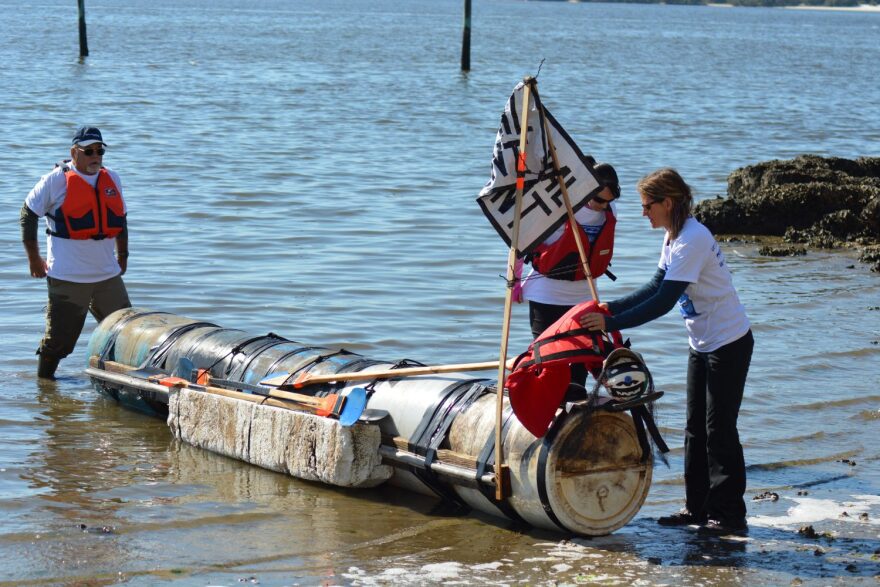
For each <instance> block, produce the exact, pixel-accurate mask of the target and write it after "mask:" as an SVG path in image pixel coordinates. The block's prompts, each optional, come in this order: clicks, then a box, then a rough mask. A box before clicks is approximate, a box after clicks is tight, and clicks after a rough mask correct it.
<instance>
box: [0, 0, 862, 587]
mask: <svg viewBox="0 0 880 587" xmlns="http://www.w3.org/2000/svg"><path fill="white" fill-rule="evenodd" d="M0 8H3V9H4V10H3V13H4V17H3V19H2V21H0V32H2V34H0V39H2V41H0V42H2V46H3V55H4V57H5V59H4V67H3V69H2V72H0V105H2V108H0V128H2V129H3V132H4V134H5V135H6V137H7V140H6V143H7V145H8V148H7V150H6V152H5V155H4V156H3V159H2V160H3V164H4V171H5V173H4V174H3V176H2V178H0V191H2V192H3V194H4V198H3V199H2V201H0V206H2V214H0V218H5V219H6V220H5V222H6V230H4V231H2V232H0V269H2V273H0V292H2V295H0V331H2V333H3V335H4V337H5V339H6V348H7V352H6V353H4V355H3V356H2V357H0V515H2V519H3V522H0V585H26V584H70V585H73V584H77V585H102V584H110V583H115V582H118V581H127V582H128V583H129V584H132V585H154V584H157V583H159V584H161V583H164V582H175V583H178V584H186V585H209V584H211V585H237V584H241V583H243V582H247V581H251V580H252V578H253V580H255V581H257V580H258V581H259V582H260V584H262V585H290V584H295V583H299V584H317V583H322V584H366V585H369V584H389V583H395V584H421V583H425V582H430V581H435V582H441V581H446V582H450V583H460V584H461V583H474V584H476V583H481V584H482V583H489V584H514V583H525V584H590V583H591V584H643V585H647V584H669V585H682V584H692V585H697V584H700V585H709V584H715V585H725V584H731V583H742V584H749V585H754V584H767V585H776V584H788V583H790V582H791V581H792V580H794V579H795V578H797V579H800V580H802V581H804V583H805V584H817V585H818V584H823V585H824V584H829V583H831V584H834V583H840V584H844V583H845V584H853V583H864V584H874V583H875V579H874V576H876V575H877V574H878V573H880V566H878V562H877V555H876V554H875V553H876V551H877V549H878V548H880V530H878V527H880V526H878V523H880V522H878V520H880V500H878V498H877V496H878V494H880V466H878V451H877V446H878V445H877V443H876V441H875V440H874V439H875V438H876V436H877V433H878V426H880V386H878V381H880V344H878V343H880V302H878V300H880V278H878V276H877V275H876V274H872V273H870V272H869V271H868V270H867V268H866V267H865V266H863V265H861V264H859V263H858V262H857V261H856V258H855V256H854V255H853V254H851V253H849V252H836V251H835V252H831V251H811V252H810V254H808V255H807V256H806V257H797V258H782V259H777V258H767V257H761V256H758V255H757V253H756V250H755V247H754V246H752V245H748V244H737V243H727V244H725V245H724V250H725V254H726V256H727V259H728V262H729V264H730V266H731V267H732V269H733V271H734V273H735V282H736V285H737V287H738V289H739V292H740V295H741V298H742V299H743V301H744V303H745V305H746V307H747V308H748V312H749V316H750V318H751V320H752V322H753V324H754V331H755V336H756V341H757V342H756V352H755V356H754V359H753V364H752V369H751V373H750V377H749V382H748V386H747V389H746V398H745V401H744V405H743V410H742V414H741V419H740V431H741V435H742V440H743V444H744V446H745V448H746V460H747V462H748V466H749V486H748V493H747V499H749V500H750V501H749V508H750V510H749V516H750V518H749V521H750V525H751V532H750V534H749V537H748V539H746V540H718V539H715V540H705V539H702V538H698V537H697V536H696V535H695V534H694V533H693V532H692V531H690V530H666V529H659V528H658V526H657V525H656V523H655V519H656V517H657V516H658V515H661V514H664V513H667V512H668V511H670V510H672V509H677V508H678V507H679V506H680V504H681V501H682V498H683V480H682V475H681V471H682V452H681V448H680V447H681V444H682V425H683V415H684V408H683V405H682V403H683V394H684V371H685V360H686V352H687V341H686V336H685V333H684V329H683V327H682V325H681V324H680V323H679V322H680V319H679V318H677V317H676V316H675V315H673V314H670V315H669V316H666V317H664V318H663V319H661V320H658V321H657V322H655V323H652V324H650V325H646V326H645V327H642V328H640V329H638V330H635V331H632V332H629V333H627V334H628V335H629V336H630V337H631V338H632V340H633V344H634V348H636V349H637V350H639V351H640V352H642V353H643V354H644V355H645V357H646V360H647V361H648V364H649V366H650V367H651V369H652V372H653V374H654V378H655V380H656V381H657V383H658V386H659V387H661V388H662V389H665V390H666V391H667V395H666V396H665V397H664V398H663V400H661V402H660V403H659V423H660V425H661V427H662V429H663V432H664V435H665V437H666V439H667V441H668V442H669V444H670V446H672V447H673V451H672V453H671V455H670V458H669V461H670V466H669V468H666V467H665V466H662V465H659V466H658V467H657V469H656V470H655V475H654V479H655V481H654V485H653V487H652V489H651V493H650V495H649V497H648V500H647V502H646V504H645V506H644V508H643V509H642V511H641V512H640V514H639V515H638V516H637V517H636V518H635V520H633V522H632V523H631V524H630V525H628V526H627V527H625V528H623V529H621V530H620V531H618V532H616V533H615V534H614V535H612V536H609V537H605V538H599V539H592V540H585V539H574V540H565V539H564V538H563V537H560V536H557V535H547V534H542V533H537V532H523V531H521V530H520V529H515V528H509V527H507V526H506V525H505V524H504V523H502V522H498V521H494V520H487V519H482V518H478V517H464V516H461V515H458V514H457V513H456V512H452V511H449V510H448V509H445V508H443V507H438V504H437V503H436V502H433V501H431V500H427V499H424V498H421V497H415V496H412V495H410V494H407V493H404V492H402V491H400V490H397V489H394V488H387V489H378V490H371V491H340V490H334V489H328V488H326V487H324V486H319V485H315V484H311V483H305V482H301V481H298V480H295V479H290V478H287V477H284V476H281V475H278V474H275V473H272V472H268V471H264V470H261V469H257V468H255V467H252V466H249V465H245V464H242V463H238V462H235V461H232V460H229V459H226V458H223V457H219V456H216V455H212V454H210V453H208V452H205V451H201V450H197V449H194V448H192V447H188V446H186V445H182V444H179V443H176V442H175V441H173V440H172V438H171V434H170V432H169V431H168V430H167V428H166V426H165V424H164V423H163V422H161V421H159V420H154V419H150V418H147V417H144V416H142V415H139V414H136V413H132V412H129V411H126V410H124V409H122V408H120V407H119V406H117V405H116V404H114V403H113V402H112V401H110V400H108V399H105V398H103V397H101V396H99V395H98V394H97V393H96V392H95V391H94V390H93V389H92V388H91V387H90V386H89V384H88V382H87V381H86V378H85V377H84V375H83V374H82V369H83V368H84V366H85V363H86V357H85V342H86V337H87V336H88V334H89V332H90V331H91V328H92V325H91V324H89V326H88V327H87V330H88V331H87V332H86V333H84V335H83V338H82V339H81V342H80V345H79V347H78V349H77V351H76V353H74V355H72V356H71V357H70V358H68V359H67V360H66V361H64V362H63V363H62V366H61V369H60V372H59V374H60V375H61V376H62V378H61V380H60V381H59V382H58V383H57V384H48V385H47V384H43V385H41V384H39V383H37V381H36V379H35V377H34V371H35V359H34V356H33V350H34V348H35V347H36V345H37V341H38V340H39V337H40V335H41V331H42V320H43V318H42V308H43V306H44V305H45V284H44V283H43V282H42V281H39V280H33V279H30V278H28V276H27V263H26V260H25V257H24V253H23V251H22V250H21V245H20V244H19V242H18V241H19V236H18V227H17V222H16V221H17V217H18V210H19V208H20V206H21V201H22V200H23V198H24V196H25V194H26V193H27V191H28V190H29V189H30V188H31V187H32V186H33V184H34V183H35V182H36V180H37V178H38V177H39V176H40V175H41V174H42V173H45V172H46V171H48V169H49V168H51V164H52V163H53V162H54V161H56V160H58V159H60V158H62V157H63V156H65V152H66V150H65V146H66V144H67V141H68V140H69V136H70V135H71V134H72V132H73V129H74V128H75V126H76V125H77V124H80V123H83V122H89V123H94V124H97V125H98V126H100V127H101V128H102V130H103V131H104V133H105V138H106V139H107V141H108V142H109V143H110V145H111V147H110V149H109V150H108V154H107V156H106V157H105V159H106V164H107V165H108V166H110V167H112V168H114V169H116V170H117V171H119V172H120V174H121V175H122V179H123V182H124V187H125V190H126V195H127V200H128V202H129V207H130V221H131V231H132V234H131V251H132V256H131V259H130V263H129V267H130V269H129V273H128V274H127V275H126V283H127V285H128V289H129V292H130V295H131V297H132V299H133V301H134V302H135V304H136V305H138V306H141V307H147V308H153V309H157V310H163V311H170V312H175V313H179V314H183V315H187V316H191V317H194V318H199V319H203V320H208V321H212V322H215V323H217V324H220V325H223V326H227V327H235V328H241V329H243V330H246V331H248V332H252V333H255V334H263V333H266V332H269V331H272V332H276V333H278V334H281V335H284V336H288V337H289V338H293V339H296V340H302V341H305V342H308V343H311V344H318V345H326V346H334V345H344V346H345V347H346V348H348V349H351V350H354V351H356V352H359V353H362V354H365V355H367V356H371V357H375V358H382V359H398V358H403V357H408V358H412V359H416V360H421V361H423V362H426V363H457V362H462V361H472V360H473V361H483V360H491V359H492V358H493V356H495V355H496V354H497V352H498V345H499V338H500V321H501V314H502V300H503V294H504V289H503V280H502V278H501V277H500V275H501V273H502V272H503V270H504V263H505V261H506V251H505V250H504V247H503V243H502V242H501V240H500V239H499V238H498V237H497V236H496V235H495V234H494V231H492V229H491V228H490V226H489V224H488V222H487V221H486V220H485V219H484V218H483V217H482V215H481V213H480V211H479V209H478V207H477V206H476V204H475V202H474V198H475V196H476V194H477V192H478V191H479V189H480V187H482V185H483V183H484V182H485V181H486V179H487V178H488V174H489V167H490V159H491V149H492V145H493V142H494V138H495V132H496V130H497V128H496V125H497V123H498V118H499V116H500V113H501V110H502V108H503V106H504V102H505V100H506V99H507V97H508V95H509V92H510V90H511V89H512V88H513V86H514V85H515V83H516V82H517V81H518V80H519V79H521V78H522V76H523V75H526V74H530V73H531V74H533V73H535V72H536V71H537V69H538V65H539V63H540V62H541V60H542V59H546V61H545V63H544V65H543V68H542V69H541V73H540V76H539V85H540V89H541V95H542V97H543V99H544V102H545V104H546V105H547V106H548V107H549V108H550V109H551V110H552V111H553V113H554V115H555V116H556V117H557V119H559V120H560V122H561V123H562V124H563V125H564V126H565V127H566V129H567V130H568V132H569V133H570V134H571V135H572V136H573V137H574V138H575V139H576V140H577V142H578V144H579V145H580V146H581V148H582V149H583V150H584V151H586V152H589V153H592V154H593V155H595V156H596V157H597V159H599V160H605V161H610V162H612V163H613V164H614V165H615V166H616V167H617V169H618V171H619V173H620V176H621V179H622V182H623V185H624V196H623V198H622V199H621V202H620V224H619V225H618V226H619V238H618V243H617V246H616V256H615V261H614V272H615V273H616V274H617V275H618V276H619V277H620V279H619V280H618V281H617V282H616V283H611V282H607V281H603V282H600V283H599V287H600V292H601V294H602V297H603V298H607V299H611V298H613V297H615V296H617V295H619V294H622V293H624V292H626V291H628V290H629V289H631V288H632V287H634V286H637V285H639V284H641V283H642V282H643V281H644V280H646V279H647V278H648V277H649V276H650V275H651V274H652V273H653V270H654V267H655V264H656V258H657V254H658V249H659V245H660V238H661V235H660V234H659V233H656V232H651V231H650V230H649V229H648V226H647V223H646V222H645V221H644V220H643V219H641V218H640V217H639V216H640V212H639V208H638V202H637V198H636V195H635V192H634V184H635V181H636V180H637V179H638V177H640V176H641V175H642V174H644V173H646V172H648V171H650V170H651V169H653V168H655V167H658V166H661V165H674V166H676V167H678V168H679V169H680V170H681V172H682V173H683V175H684V176H685V177H686V178H687V179H688V180H689V181H691V182H692V183H693V185H694V187H695V188H696V189H697V191H698V193H699V195H700V197H713V196H715V195H718V194H723V193H725V189H726V186H725V180H726V177H727V175H728V174H729V173H730V172H731V171H732V170H733V169H735V168H737V167H739V166H742V165H747V164H751V163H756V162H758V161H763V160H766V159H770V158H787V157H791V156H794V155H796V154H799V153H803V152H810V153H817V154H823V155H838V156H846V157H856V156H860V155H877V154H878V153H877V145H878V144H880V127H878V124H877V121H878V120H880V102H878V101H877V88H876V64H877V63H878V62H880V15H877V14H856V13H834V12H798V11H782V10H770V9H736V10H721V9H712V8H707V7H683V6H638V5H613V4H570V3H555V2H554V3H551V2H548V3H543V2H534V3H521V2H508V1H495V2H493V1H489V2H478V3H475V6H474V18H473V22H474V38H473V54H472V66H473V71H472V72H471V73H470V74H468V75H463V74H461V73H460V72H459V71H458V57H459V55H458V50H459V46H458V44H459V42H460V26H461V5H460V2H452V1H451V0H450V1H446V0H442V1H439V2H431V3H426V2H408V1H403V0H397V1H395V0H387V1H383V2H370V3H367V2H363V1H360V0H358V1H352V2H346V3H342V2H313V1H302V2H296V3H292V2H284V1H282V0H265V1H261V2H258V3H254V4H251V5H248V6H247V7H242V6H241V5H240V3H235V2H228V1H220V2H214V3H211V5H210V6H206V5H205V3H202V2H195V1H192V0H191V1H188V2H173V3H172V2H169V1H167V0H155V1H152V2H141V1H133V2H127V3H125V4H124V5H120V4H117V3H100V2H98V3H88V6H87V9H88V22H89V37H90V49H91V51H92V55H91V56H90V57H89V58H88V59H87V60H86V61H85V62H84V63H79V62H77V60H76V27H75V16H74V13H73V12H72V11H71V9H70V6H69V3H66V2H61V0H54V1H46V2H41V3H35V4H29V5H20V4H18V3H15V4H12V3H10V2H9V1H8V0H0ZM44 250H45V247H44ZM526 322H527V320H526V312H525V308H524V307H517V308H515V309H514V324H513V329H512V333H511V342H510V348H511V352H519V351H520V350H522V349H524V348H525V346H526V345H527V344H528V337H529V332H528V326H527V324H526ZM764 492H775V493H777V494H778V495H779V496H780V499H779V501H776V502H771V501H751V499H752V498H753V497H755V496H757V495H760V494H762V493H764ZM798 492H800V493H801V495H798ZM804 492H806V494H804ZM843 512H846V513H847V515H846V516H843ZM863 513H864V514H867V520H861V519H860V518H859V514H863ZM805 524H812V525H813V526H814V528H815V529H816V530H817V531H818V532H820V533H821V532H829V533H832V534H833V536H835V538H834V539H833V540H831V539H829V538H827V537H823V538H818V539H808V538H805V537H803V536H800V535H799V534H798V533H797V529H798V528H799V527H801V526H803V525H805ZM819 550H821V552H820V553H819V554H817V551H819Z"/></svg>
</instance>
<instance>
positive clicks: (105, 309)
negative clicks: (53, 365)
mask: <svg viewBox="0 0 880 587" xmlns="http://www.w3.org/2000/svg"><path fill="white" fill-rule="evenodd" d="M46 282H47V284H48V287H49V305H48V307H47V309H46V334H45V335H44V336H43V340H42V341H40V348H39V350H37V354H39V355H42V356H43V357H44V358H45V359H54V360H60V359H63V358H64V357H66V356H67V355H69V354H70V353H72V352H73V349H74V347H75V346H76V341H77V339H78V338H79V335H80V333H81V332H82V329H83V326H84V325H85V323H86V313H87V312H91V314H92V316H94V317H95V320H97V321H98V322H100V321H101V320H103V319H104V318H106V317H107V316H108V315H110V314H112V313H113V312H115V311H116V310H119V309H122V308H130V307H131V302H130V301H129V300H128V292H127V291H126V290H125V284H124V283H123V282H122V277H121V276H119V275H117V276H116V277H112V278H110V279H105V280H104V281H98V282H96V283H74V282H72V281H63V280H61V279H54V278H52V277H47V278H46Z"/></svg>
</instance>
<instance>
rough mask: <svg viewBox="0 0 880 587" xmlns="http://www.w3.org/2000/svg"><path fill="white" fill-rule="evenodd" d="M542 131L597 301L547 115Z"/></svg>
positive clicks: (582, 264) (597, 294)
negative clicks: (545, 137)
mask: <svg viewBox="0 0 880 587" xmlns="http://www.w3.org/2000/svg"><path fill="white" fill-rule="evenodd" d="M544 132H545V134H546V135H547V146H548V147H549V148H550V156H551V157H552V159H553V170H554V171H555V172H556V179H557V180H558V181H559V189H560V190H561V191H562V200H563V201H564V202H565V209H566V211H567V212H568V221H569V222H570V223H571V231H572V233H573V234H574V242H575V244H576V245H577V250H578V255H579V256H580V258H581V267H582V268H583V270H584V275H585V276H586V278H587V283H589V284H590V294H591V295H592V296H593V301H595V302H596V303H597V304H598V303H599V292H598V291H597V290H596V283H595V282H594V281H593V274H592V273H591V272H590V263H589V261H588V259H587V253H586V252H585V251H584V243H583V241H582V240H581V230H580V226H578V223H577V220H576V219H575V217H574V209H572V207H571V198H569V197H568V188H567V187H566V186H565V178H564V177H562V172H561V171H560V169H559V159H558V158H557V156H556V147H555V146H554V145H553V136H552V135H551V134H550V125H549V123H548V122H547V117H546V116H544Z"/></svg>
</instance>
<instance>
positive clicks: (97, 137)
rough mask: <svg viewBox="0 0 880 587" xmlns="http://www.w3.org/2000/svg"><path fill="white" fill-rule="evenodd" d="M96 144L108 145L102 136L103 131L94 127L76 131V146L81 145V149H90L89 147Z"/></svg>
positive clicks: (74, 138)
mask: <svg viewBox="0 0 880 587" xmlns="http://www.w3.org/2000/svg"><path fill="white" fill-rule="evenodd" d="M95 143H101V144H102V145H106V144H107V143H105V142H104V138H103V137H102V136H101V131H100V130H98V129H97V128H96V127H94V126H81V127H79V129H78V130H77V131H76V134H75V135H73V144H74V145H79V146H80V147H88V146H89V145H94V144H95Z"/></svg>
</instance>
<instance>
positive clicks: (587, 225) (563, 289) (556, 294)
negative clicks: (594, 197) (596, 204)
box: [522, 204, 617, 306]
mask: <svg viewBox="0 0 880 587" xmlns="http://www.w3.org/2000/svg"><path fill="white" fill-rule="evenodd" d="M611 206H612V208H611V212H612V213H613V214H614V215H615V216H616V215H617V211H616V209H615V208H614V204H611ZM574 219H575V220H577V222H578V224H580V225H581V226H582V227H583V228H584V230H585V231H586V233H587V235H588V236H589V237H590V242H593V241H595V240H596V236H597V235H598V234H599V231H600V230H601V229H602V227H603V226H604V225H605V211H604V210H601V211H597V210H593V209H592V208H590V207H589V206H584V207H583V208H581V209H580V210H578V211H577V212H576V213H575V215H574ZM566 222H568V220H566ZM564 232H565V224H562V225H561V226H560V227H559V228H557V229H556V231H555V232H554V233H553V234H551V235H550V236H549V237H547V239H546V240H545V241H544V243H545V244H548V245H550V244H553V243H555V242H556V241H558V240H559V239H560V238H562V234H563V233H564ZM593 277H598V276H595V275H594V276H593ZM522 289H523V299H525V300H530V301H532V302H538V303H540V304H555V305H557V306H574V305H575V304H580V303H581V302H583V301H586V300H589V299H591V294H590V285H589V283H587V280H586V279H581V280H580V281H568V280H566V279H551V278H549V277H546V276H544V275H541V274H540V273H538V272H537V271H535V270H534V268H532V269H531V271H530V272H529V274H528V275H527V276H526V277H525V278H524V279H523V288H522Z"/></svg>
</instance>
